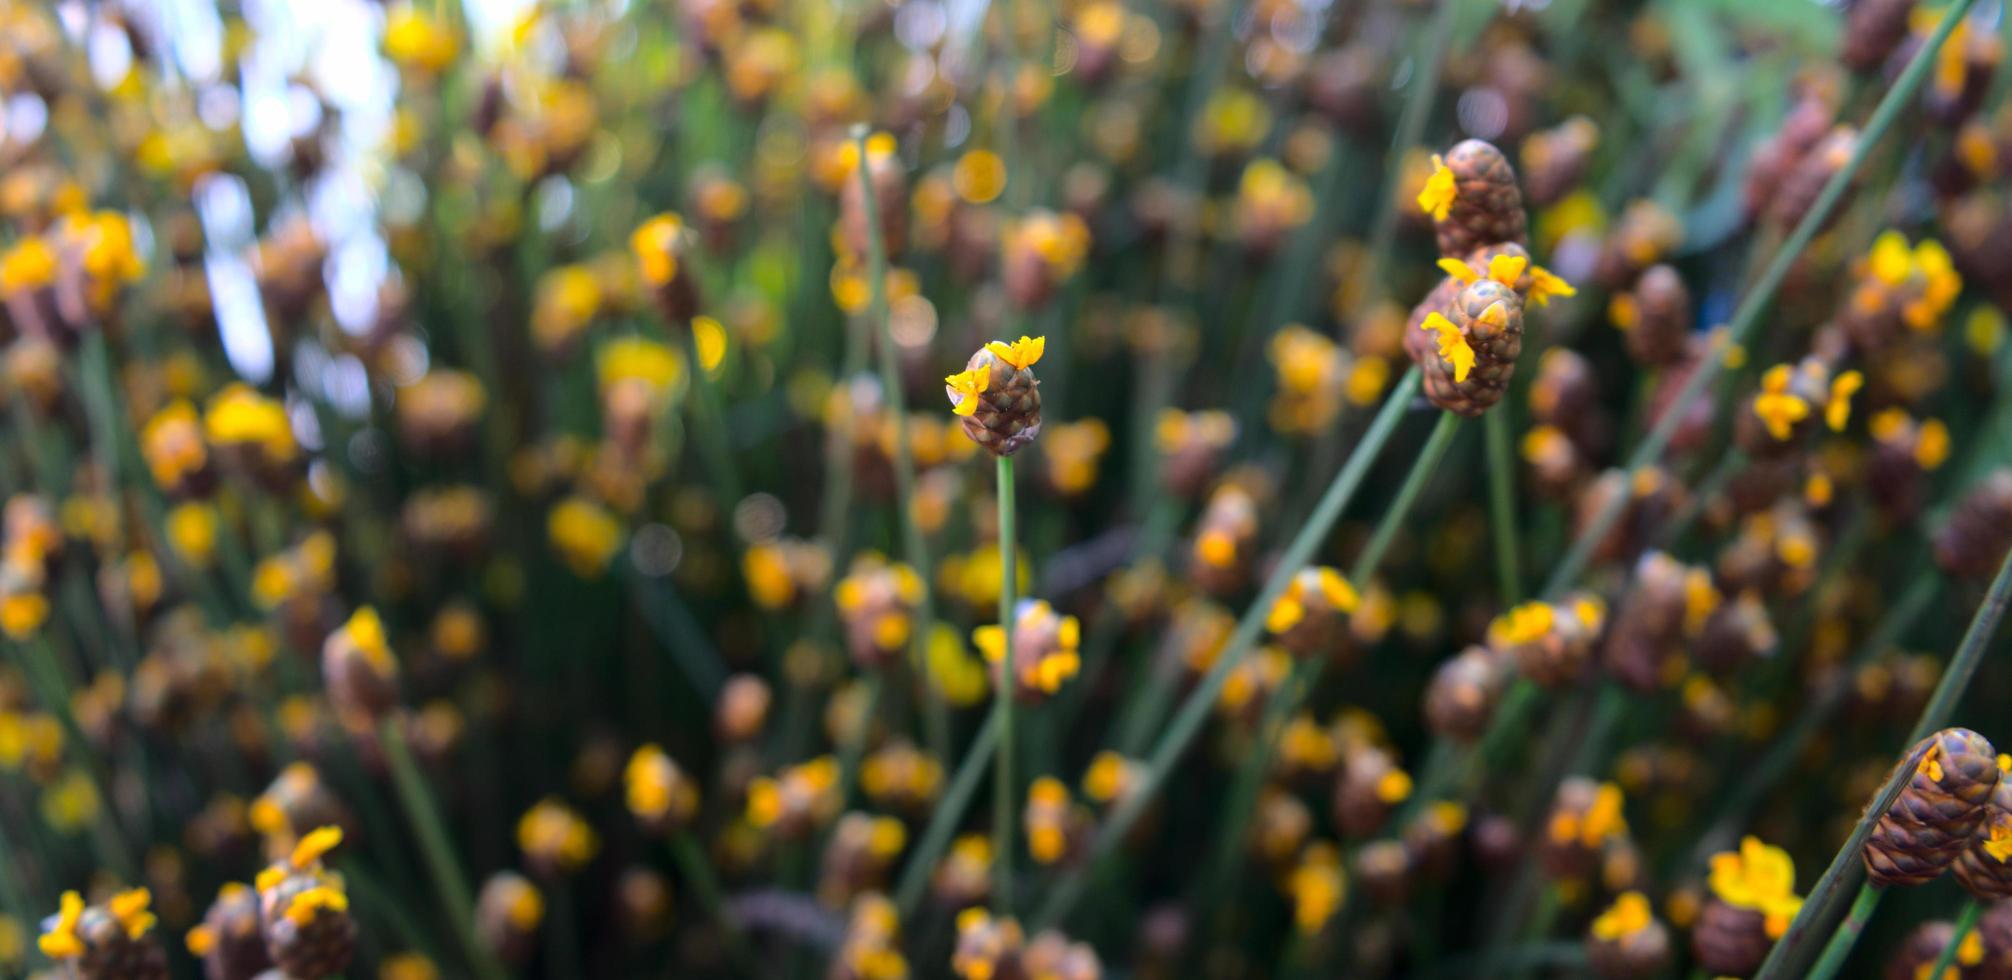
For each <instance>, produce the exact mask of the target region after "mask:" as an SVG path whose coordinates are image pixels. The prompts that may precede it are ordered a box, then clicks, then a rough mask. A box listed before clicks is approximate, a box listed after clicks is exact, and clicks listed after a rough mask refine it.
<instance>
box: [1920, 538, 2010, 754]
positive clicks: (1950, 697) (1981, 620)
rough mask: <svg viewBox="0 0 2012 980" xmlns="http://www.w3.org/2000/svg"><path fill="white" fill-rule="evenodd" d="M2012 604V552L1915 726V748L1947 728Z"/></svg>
mask: <svg viewBox="0 0 2012 980" xmlns="http://www.w3.org/2000/svg"><path fill="white" fill-rule="evenodd" d="M2008 603H2012V551H2007V552H2006V553H2005V558H2004V560H2003V561H2001V562H1999V563H1998V575H1997V577H1995V578H1993V579H1992V580H1991V590H1990V591H1989V592H1987V593H1985V595H1984V603H1983V604H1982V605H1980V606H1978V607H1977V612H1976V614H1974V615H1972V616H1971V617H1970V628H1969V629H1967V630H1965V631H1964V633H1963V641H1962V642H1961V643H1959V644H1957V646H1956V653H1955V655H1953V656H1951V657H1950V658H1949V666H1948V667H1947V668H1945V669H1944V670H1943V671H1942V679H1941V680H1940V681H1938V682H1936V685H1935V695H1934V696H1933V697H1931V698H1929V700H1928V704H1927V705H1926V706H1925V707H1923V708H1922V709H1921V718H1920V719H1919V720H1917V721H1916V722H1915V723H1914V730H1913V731H1910V732H1908V733H1907V744H1909V745H1913V744H1914V743H1916V742H1919V741H1921V740H1922V739H1924V738H1927V737H1928V733H1929V732H1932V731H1934V730H1936V729H1938V728H1941V727H1942V726H1943V725H1945V724H1947V723H1948V721H1949V717H1950V716H1951V715H1953V714H1955V713H1956V705H1957V702H1959V701H1961V700H1962V698H1963V692H1964V691H1965V690H1967V689H1968V688H1969V686H1970V679H1971V678H1972V677H1974V676H1976V674H1977V667H1978V665H1979V664H1982V663H1983V662H1984V651H1985V649H1986V648H1988V647H1989V646H1990V645H1991V637H1992V636H1993V635H1994V634H1996V633H1997V632H1998V623H1999V621H2000V620H2002V619H2004V618H2005V607H2006V605H2007V604H2008Z"/></svg>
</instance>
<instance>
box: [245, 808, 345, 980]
mask: <svg viewBox="0 0 2012 980" xmlns="http://www.w3.org/2000/svg"><path fill="white" fill-rule="evenodd" d="M341 842H342V831H341V830H340V829H338V828H336V827H323V828H321V829H319V830H315V831H313V832H312V833H309V834H307V835H306V836H304V837H302V838H301V839H300V843H298V844H296V845H294V849H293V853H291V854H289V855H287V856H286V857H285V858H283V859H281V860H280V861H279V862H277V863H275V864H273V865H272V866H271V867H268V868H267V869H265V870H264V871H261V872H259V876H258V881H257V888H258V896H259V919H260V922H261V923H262V927H263V929H264V932H265V947H266V953H267V954H268V955H270V956H271V957H272V961H273V964H274V965H275V966H277V967H278V968H279V969H280V970H281V971H282V972H284V973H285V974H286V975H287V976H289V977H301V978H319V977H331V976H334V975H336V974H338V973H341V972H342V971H343V970H344V969H346V968H347V967H348V966H349V961H350V960H351V959H352V958H354V957H355V955H356V920H355V918H353V917H352V916H351V915H350V913H349V896H348V894H347V893H346V892H345V891H344V889H343V884H342V879H341V878H340V877H338V876H335V875H331V874H329V873H328V872H327V871H326V870H325V869H324V868H323V867H322V862H321V859H322V855H324V854H326V853H327V852H328V851H329V850H330V849H332V848H334V847H335V846H336V845H337V844H339V843H341Z"/></svg>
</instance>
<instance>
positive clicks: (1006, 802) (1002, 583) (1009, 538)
mask: <svg viewBox="0 0 2012 980" xmlns="http://www.w3.org/2000/svg"><path fill="white" fill-rule="evenodd" d="M998 497H999V632H1000V641H999V647H1000V657H999V665H998V666H999V669H998V672H997V673H996V674H994V675H993V679H992V687H993V695H992V713H993V715H994V716H995V717H997V718H998V719H999V746H998V748H997V750H996V751H997V753H998V757H999V763H998V765H996V766H994V767H993V768H992V872H993V884H992V912H993V914H994V915H996V916H997V917H999V918H1001V919H1006V918H1011V917H1012V915H1013V803H1014V801H1015V797H1016V796H1017V791H1016V790H1015V789H1014V788H1013V687H1014V682H1015V678H1014V673H1013V618H1014V617H1013V606H1014V596H1013V592H1014V586H1016V585H1018V584H1019V583H1018V582H1017V581H1015V579H1016V578H1017V576H1016V575H1015V574H1014V572H1015V570H1017V569H1018V567H1019V565H1018V562H1019V556H1018V555H1017V554H1016V548H1015V545H1014V540H1013V533H1014V526H1013V524H1014V521H1013V518H1014V514H1013V457H1011V456H1001V457H999V493H998Z"/></svg>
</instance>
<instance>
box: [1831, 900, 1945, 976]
mask: <svg viewBox="0 0 2012 980" xmlns="http://www.w3.org/2000/svg"><path fill="white" fill-rule="evenodd" d="M1885 894H1886V890H1885V889H1883V888H1879V887H1876V886H1875V885H1873V884H1872V883H1871V882H1869V881H1868V882H1866V883H1865V885H1864V886H1863V887H1861V888H1859V890H1858V897H1857V898H1856V899H1853V900H1852V903H1851V911H1850V912H1849V913H1847V914H1846V915H1845V917H1844V921H1843V922H1842V923H1840V924H1839V925H1838V927H1837V931H1836V932H1833V933H1831V934H1830V942H1828V943H1825V944H1824V946H1823V955H1822V956H1820V957H1818V958H1817V961H1816V965H1815V966H1814V967H1811V968H1810V971H1809V977H1808V980H1830V978H1831V977H1834V976H1836V975H1837V970H1838V968H1839V967H1841V966H1843V965H1844V961H1845V959H1846V958H1847V957H1849V956H1851V948H1852V947H1853V946H1856V945H1858V937H1859V935H1860V934H1862V933H1864V932H1865V924H1866V923H1867V922H1868V921H1871V919H1872V911H1873V910H1874V909H1876V908H1878V907H1879V899H1880V897H1881V896H1883V895H1885ZM1950 948H1951V949H1954V948H1955V944H1954V943H1951V944H1950ZM1929 975H1930V976H1935V975H1936V974H1933V973H1931V974H1929Z"/></svg>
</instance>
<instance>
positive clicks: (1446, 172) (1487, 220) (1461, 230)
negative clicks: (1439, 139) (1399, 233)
mask: <svg viewBox="0 0 2012 980" xmlns="http://www.w3.org/2000/svg"><path fill="white" fill-rule="evenodd" d="M1418 204H1419V207H1420V208H1422V209H1424V210H1425V211H1426V213H1428V214H1430V215H1432V220H1433V229H1434V231H1435V232H1436V233H1437V235H1438V239H1439V254H1441V255H1444V256H1449V257H1455V258H1457V257H1459V256H1463V255H1466V254H1467V253H1469V252H1472V251H1474V250H1475V249H1477V248H1480V247H1481V246H1483V245H1497V244H1501V243H1503V242H1514V243H1515V244H1518V245H1525V244H1528V241H1527V235H1526V223H1527V218H1526V217H1525V215H1524V214H1523V192H1522V191H1521V190H1520V189H1518V187H1517V186H1516V169H1515V168H1514V167H1512V166H1510V165H1509V158H1508V157H1505V156H1503V155H1502V151H1501V150H1498V149H1496V148H1495V146H1494V144H1492V143H1489V142H1487V141H1485V140H1478V139H1470V140H1464V141H1462V142H1461V143H1459V144H1458V145H1456V146H1454V147H1453V149H1451V150H1449V151H1447V153H1446V156H1445V157H1444V158H1439V157H1435V158H1433V173H1432V176H1431V177H1430V178H1428V179H1427V180H1426V182H1425V189H1424V190H1423V191H1421V192H1420V193H1419V195H1418Z"/></svg>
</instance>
